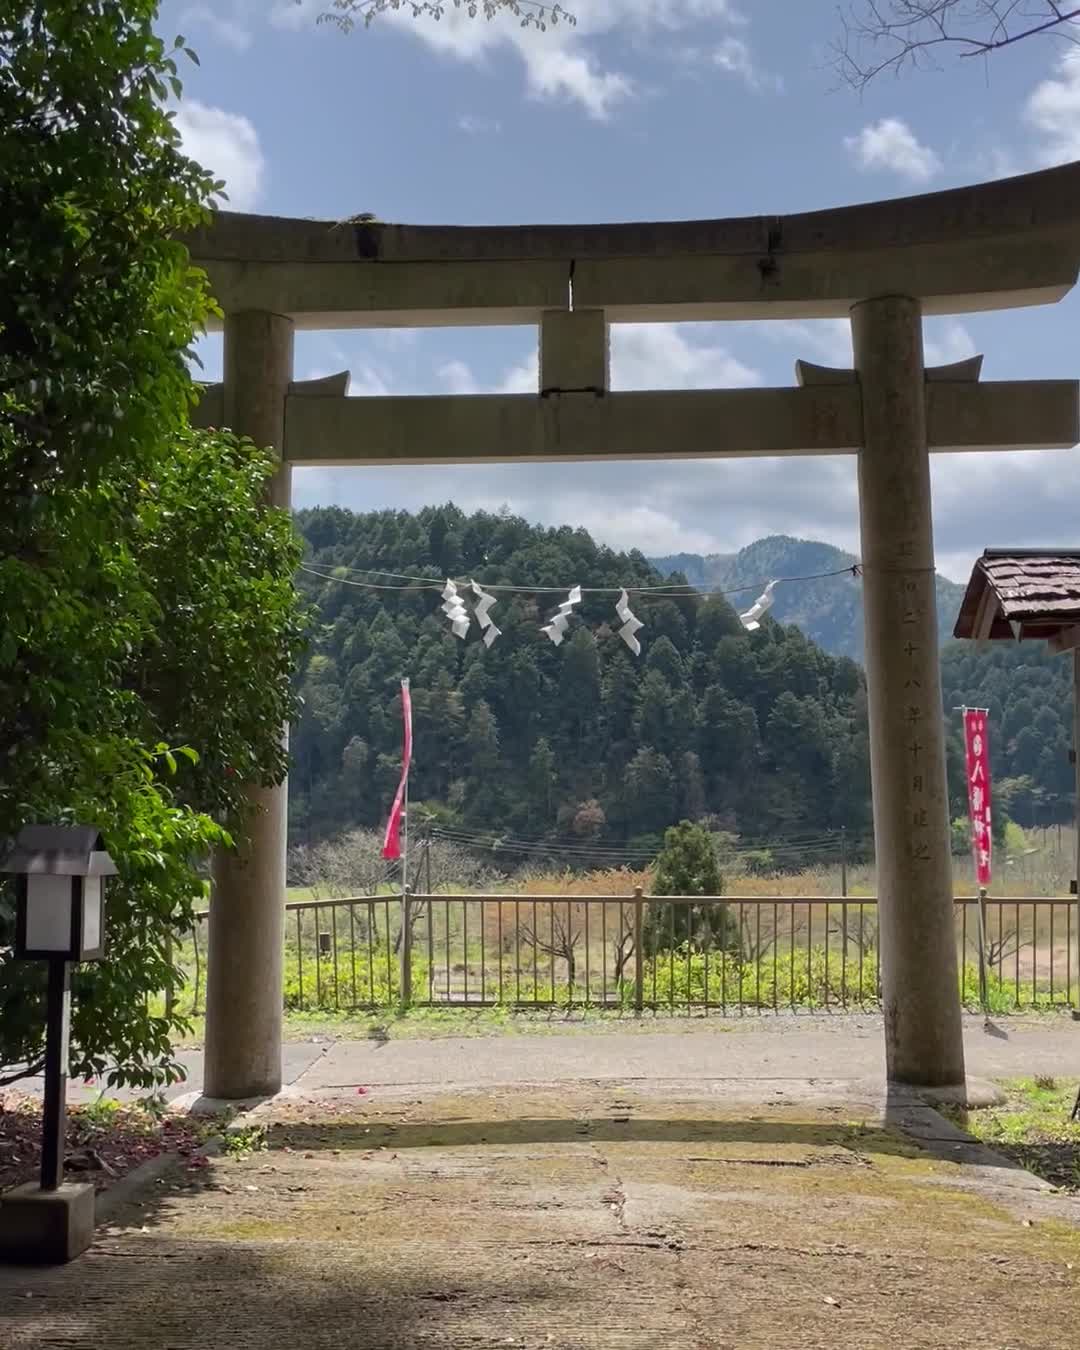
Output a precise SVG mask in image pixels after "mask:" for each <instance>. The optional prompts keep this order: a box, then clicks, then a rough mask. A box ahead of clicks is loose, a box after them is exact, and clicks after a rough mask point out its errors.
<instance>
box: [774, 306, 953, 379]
mask: <svg viewBox="0 0 1080 1350" xmlns="http://www.w3.org/2000/svg"><path fill="white" fill-rule="evenodd" d="M762 332H764V334H765V335H766V336H767V337H768V338H769V340H770V341H772V342H776V343H778V344H780V345H782V346H785V347H790V349H791V358H792V363H793V364H794V362H795V361H797V360H799V359H801V360H804V361H815V362H818V363H820V364H822V365H826V366H841V367H850V366H851V365H853V363H854V360H855V358H854V355H853V354H852V350H851V322H850V320H848V319H811V320H808V321H802V320H797V319H774V320H772V321H770V322H767V323H765V324H763V326H762ZM975 352H976V347H975V339H974V338H973V337H972V336H971V334H970V333H969V332H968V330H967V328H966V327H965V326H964V325H963V324H962V323H961V322H960V321H959V320H958V319H937V318H934V319H927V320H926V321H925V323H924V324H923V358H924V361H925V363H926V365H928V366H945V365H950V364H951V363H952V362H953V361H963V360H964V359H965V358H966V357H969V356H974V355H975Z"/></svg>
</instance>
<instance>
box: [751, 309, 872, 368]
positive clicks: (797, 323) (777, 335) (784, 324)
mask: <svg viewBox="0 0 1080 1350" xmlns="http://www.w3.org/2000/svg"><path fill="white" fill-rule="evenodd" d="M762 332H763V333H764V334H765V336H766V337H768V338H769V340H770V341H772V342H777V343H780V344H782V345H784V346H790V348H791V354H792V355H791V359H792V363H793V364H794V362H795V361H799V360H801V361H813V362H815V363H816V364H818V365H824V366H850V365H851V364H852V362H853V361H854V357H853V356H852V353H851V322H850V320H848V319H810V320H808V321H802V320H799V319H772V320H769V321H768V322H766V323H764V325H763V326H762Z"/></svg>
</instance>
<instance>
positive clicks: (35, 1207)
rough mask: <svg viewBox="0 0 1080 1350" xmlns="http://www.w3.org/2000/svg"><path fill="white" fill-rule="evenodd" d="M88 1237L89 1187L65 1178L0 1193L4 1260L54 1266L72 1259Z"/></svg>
mask: <svg viewBox="0 0 1080 1350" xmlns="http://www.w3.org/2000/svg"><path fill="white" fill-rule="evenodd" d="M93 1239H94V1188H93V1186H91V1185H88V1184H86V1183H79V1184H77V1185H75V1184H71V1183H65V1184H64V1185H62V1186H58V1187H57V1188H56V1190H50V1191H43V1190H42V1189H41V1187H40V1186H39V1185H38V1183H37V1182H36V1181H28V1182H27V1183H26V1184H25V1185H24V1186H15V1187H13V1188H12V1189H11V1190H10V1191H5V1192H4V1195H3V1197H2V1198H0V1258H2V1259H3V1260H4V1262H5V1263H7V1264H19V1265H38V1266H54V1265H62V1264H63V1263H64V1262H65V1261H74V1259H75V1258H76V1257H77V1256H81V1255H82V1253H83V1252H84V1251H86V1249H87V1247H89V1246H90V1243H91V1242H92V1241H93Z"/></svg>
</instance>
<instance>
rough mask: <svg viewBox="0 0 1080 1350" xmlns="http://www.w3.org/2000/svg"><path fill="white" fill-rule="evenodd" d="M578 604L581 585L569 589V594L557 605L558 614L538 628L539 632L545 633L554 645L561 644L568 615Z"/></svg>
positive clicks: (567, 622)
mask: <svg viewBox="0 0 1080 1350" xmlns="http://www.w3.org/2000/svg"><path fill="white" fill-rule="evenodd" d="M580 604H581V587H580V586H574V587H573V588H572V589H571V591H570V594H569V595H568V596H567V597H566V599H565V600H564V601H563V602H562V604H561V605H560V606H559V612H558V614H556V615H555V617H554V618H553V619H552V620H551V621H550V622H549V623H546V624H545V625H544V627H543V628H541V629H540V631H541V633H546V634H547V636H548V637H549V638H550V639H551V641H552V642H553V643H554V644H555V646H556V647H558V646H559V645H560V644H561V642H562V640H563V636H564V634H565V633H566V630H567V628H568V627H569V625H570V616H571V615H572V614H573V612H574V606H575V605H580Z"/></svg>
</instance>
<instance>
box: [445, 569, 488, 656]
mask: <svg viewBox="0 0 1080 1350" xmlns="http://www.w3.org/2000/svg"><path fill="white" fill-rule="evenodd" d="M443 601H444V602H445V603H444V604H443V607H442V611H443V613H444V614H445V615H446V617H447V618H448V619H449V620H450V627H451V628H452V629H453V630H454V636H455V637H459V638H461V639H462V641H464V640H465V635H466V633H468V631H469V624H470V623H471V622H472V620H471V619H470V618H469V612H468V610H467V609H466V608H465V602H464V600H462V598H461V596H460V595H458V588H457V586H455V585H454V583H453V582H452V581H450V580H447V583H446V585H445V586H444V587H443ZM488 622H489V623H490V622H491V620H490V619H489V620H488Z"/></svg>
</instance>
